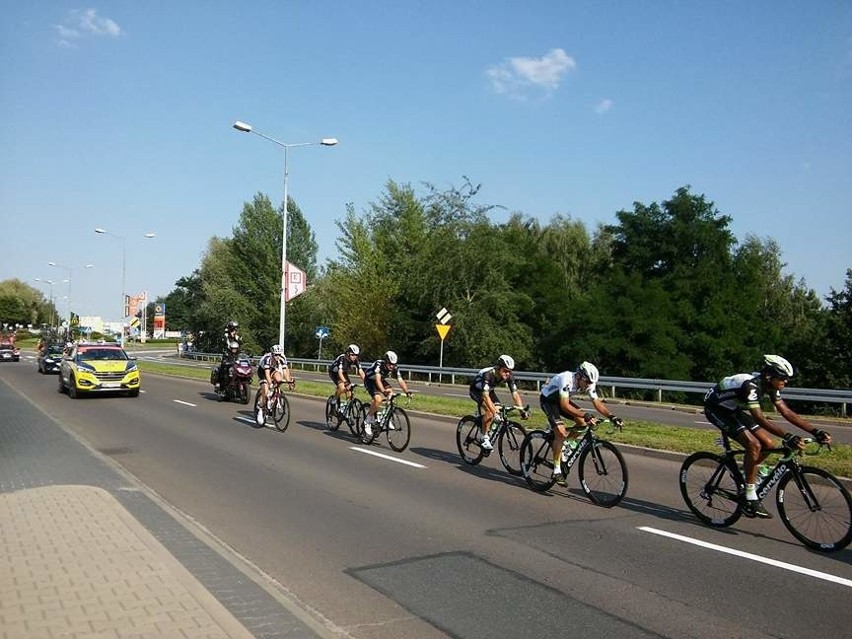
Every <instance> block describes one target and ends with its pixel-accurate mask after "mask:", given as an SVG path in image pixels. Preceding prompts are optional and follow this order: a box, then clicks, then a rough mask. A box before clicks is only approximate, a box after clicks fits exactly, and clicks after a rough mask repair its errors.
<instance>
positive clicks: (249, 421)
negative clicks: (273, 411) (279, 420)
mask: <svg viewBox="0 0 852 639" xmlns="http://www.w3.org/2000/svg"><path fill="white" fill-rule="evenodd" d="M234 419H238V420H239V421H241V422H245V423H246V424H251V425H252V426H257V420H254V419H250V418H248V417H235V418H234ZM264 428H271V429H272V430H278V429H277V428H275V424H269V423H267V424H266V425H265V426H264Z"/></svg>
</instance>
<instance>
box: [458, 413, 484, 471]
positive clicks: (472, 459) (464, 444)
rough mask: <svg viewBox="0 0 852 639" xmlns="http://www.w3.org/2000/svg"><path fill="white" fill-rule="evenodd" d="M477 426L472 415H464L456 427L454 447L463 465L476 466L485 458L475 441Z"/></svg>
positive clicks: (477, 431) (477, 432)
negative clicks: (457, 450)
mask: <svg viewBox="0 0 852 639" xmlns="http://www.w3.org/2000/svg"><path fill="white" fill-rule="evenodd" d="M478 434H479V424H478V422H477V420H476V417H474V416H473V415H465V416H464V417H462V418H461V419H460V420H459V423H458V425H457V426H456V446H457V447H458V449H459V455H461V458H462V460H464V463H465V464H470V465H471V466H476V465H477V464H478V463H479V462H481V461H482V458H483V457H484V456H485V451H484V450H482V447H481V446H480V445H479V443H478V442H477V441H476V436H477V435H478Z"/></svg>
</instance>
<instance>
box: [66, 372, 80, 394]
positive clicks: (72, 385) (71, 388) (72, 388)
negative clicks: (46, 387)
mask: <svg viewBox="0 0 852 639" xmlns="http://www.w3.org/2000/svg"><path fill="white" fill-rule="evenodd" d="M68 397H70V398H71V399H77V397H78V395H77V380H75V379H74V376H73V375H72V376H71V377H69V378H68Z"/></svg>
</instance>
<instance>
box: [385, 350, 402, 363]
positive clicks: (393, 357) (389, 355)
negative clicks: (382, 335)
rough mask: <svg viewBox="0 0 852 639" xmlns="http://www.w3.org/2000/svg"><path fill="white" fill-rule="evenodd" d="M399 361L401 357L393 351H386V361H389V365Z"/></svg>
mask: <svg viewBox="0 0 852 639" xmlns="http://www.w3.org/2000/svg"><path fill="white" fill-rule="evenodd" d="M398 361H399V358H398V357H397V356H396V353H394V352H393V351H388V352H387V353H385V362H387V364H388V366H396V363H397V362H398Z"/></svg>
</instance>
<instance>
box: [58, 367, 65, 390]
mask: <svg viewBox="0 0 852 639" xmlns="http://www.w3.org/2000/svg"><path fill="white" fill-rule="evenodd" d="M58 390H59V392H60V393H64V392H65V384H63V383H62V373H61V372H60V373H59V388H58Z"/></svg>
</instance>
